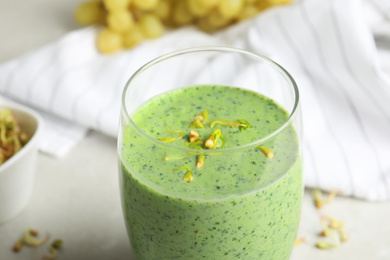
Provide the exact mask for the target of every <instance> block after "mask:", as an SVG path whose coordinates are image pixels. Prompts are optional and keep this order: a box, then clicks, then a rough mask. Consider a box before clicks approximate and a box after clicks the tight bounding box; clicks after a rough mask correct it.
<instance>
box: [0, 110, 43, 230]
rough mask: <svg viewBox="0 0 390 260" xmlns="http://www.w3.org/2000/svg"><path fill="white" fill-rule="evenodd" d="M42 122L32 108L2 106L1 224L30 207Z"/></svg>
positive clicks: (0, 129)
mask: <svg viewBox="0 0 390 260" xmlns="http://www.w3.org/2000/svg"><path fill="white" fill-rule="evenodd" d="M41 130H42V119H41V117H40V116H39V115H38V114H37V113H36V112H35V111H33V110H32V109H30V108H27V107H25V106H22V105H17V104H13V103H12V104H8V103H5V104H0V224H1V223H4V222H5V221H7V220H10V219H12V218H13V217H15V216H16V215H17V214H18V213H20V212H21V211H22V210H23V209H24V208H25V207H26V205H27V203H28V201H29V199H30V197H31V194H32V190H33V186H34V175H35V167H36V158H37V153H38V152H37V150H38V149H37V144H38V139H39V135H40V132H41Z"/></svg>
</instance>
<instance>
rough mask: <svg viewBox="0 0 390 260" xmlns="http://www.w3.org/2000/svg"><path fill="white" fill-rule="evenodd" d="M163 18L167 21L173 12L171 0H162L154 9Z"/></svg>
mask: <svg viewBox="0 0 390 260" xmlns="http://www.w3.org/2000/svg"><path fill="white" fill-rule="evenodd" d="M153 12H154V13H155V14H156V15H157V16H158V17H159V18H160V19H161V20H163V21H165V20H168V19H169V16H170V14H171V12H172V1H171V0H160V1H159V2H158V4H157V6H156V8H155V9H154V11H153Z"/></svg>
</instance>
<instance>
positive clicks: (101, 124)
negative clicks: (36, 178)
mask: <svg viewBox="0 0 390 260" xmlns="http://www.w3.org/2000/svg"><path fill="white" fill-rule="evenodd" d="M97 30H98V29H96V28H85V29H81V30H78V31H75V32H71V33H69V34H67V35H65V36H64V37H63V38H62V39H60V40H59V41H57V42H54V43H52V44H50V45H48V46H44V47H43V48H41V49H39V50H37V51H34V52H32V53H28V54H26V55H24V56H22V57H20V58H17V59H15V60H12V61H9V62H7V63H5V64H2V65H1V66H0V93H1V95H2V96H3V97H6V98H10V99H13V100H16V101H18V102H21V103H24V104H27V105H29V106H31V107H34V108H35V109H37V110H38V111H40V112H41V113H42V115H43V116H44V118H45V120H46V127H45V131H46V135H45V138H44V140H43V142H42V143H41V149H42V150H43V151H45V152H47V153H49V154H53V155H56V156H62V155H63V154H65V153H66V152H67V151H68V150H69V149H70V148H71V147H72V146H73V145H74V144H76V143H77V142H78V141H79V140H81V139H82V138H83V137H84V135H85V133H86V131H87V129H95V130H97V131H99V132H101V133H104V134H107V135H110V136H113V137H115V136H116V134H117V127H118V120H119V111H120V94H121V91H122V89H123V86H124V85H125V82H126V81H127V80H128V78H129V76H130V75H131V74H132V73H133V72H134V71H135V70H136V69H137V68H138V67H140V66H141V65H142V64H144V63H145V62H147V61H149V60H150V59H152V58H155V57H156V56H159V55H161V54H164V53H167V52H170V51H173V50H177V49H182V48H187V47H194V46H204V45H226V46H235V47H239V48H244V49H248V50H251V51H254V52H257V53H260V54H263V55H266V56H268V57H270V58H271V59H273V60H275V61H277V62H278V63H279V64H281V65H282V66H283V67H285V68H286V69H287V70H288V71H289V72H290V73H291V74H292V75H293V77H294V78H295V79H296V81H297V83H298V86H299V88H300V92H301V101H302V109H303V119H304V134H305V141H304V155H305V183H306V185H307V186H308V187H319V188H321V189H323V190H327V191H330V190H334V189H338V190H341V191H342V193H343V194H344V195H346V196H353V197H356V198H362V199H367V200H376V201H380V200H387V199H389V198H390V1H388V0H371V1H369V0H366V1H364V0H326V1H324V0H300V1H299V0H297V1H296V2H295V3H294V4H291V5H289V6H282V7H276V8H273V9H270V10H267V11H265V12H263V13H261V14H259V15H258V16H257V17H255V18H253V19H251V20H249V21H247V22H244V23H241V24H239V25H237V26H234V27H231V28H228V29H226V30H224V31H222V32H219V33H217V34H215V35H212V36H210V35H207V34H204V33H202V32H199V31H197V30H196V29H194V28H191V27H189V28H183V29H180V30H175V31H172V32H169V33H166V34H165V35H164V36H163V37H161V38H160V39H157V40H153V41H145V42H143V43H142V44H141V45H139V46H138V47H136V48H134V49H132V50H130V51H126V52H120V53H117V54H115V55H111V56H105V55H100V54H99V53H98V52H97V51H96V48H95V38H96V32H97ZM183 67H185V64H183Z"/></svg>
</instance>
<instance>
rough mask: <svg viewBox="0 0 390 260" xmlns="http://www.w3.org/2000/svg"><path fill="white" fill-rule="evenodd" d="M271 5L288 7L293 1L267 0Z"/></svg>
mask: <svg viewBox="0 0 390 260" xmlns="http://www.w3.org/2000/svg"><path fill="white" fill-rule="evenodd" d="M267 2H268V3H269V4H270V5H286V4H290V3H291V2H292V0H267Z"/></svg>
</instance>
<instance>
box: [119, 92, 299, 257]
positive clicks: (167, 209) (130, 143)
mask: <svg viewBox="0 0 390 260" xmlns="http://www.w3.org/2000/svg"><path fill="white" fill-rule="evenodd" d="M205 111H207V113H208V117H207V119H204V120H203V121H201V125H199V124H198V127H200V126H203V127H204V128H197V127H194V124H192V125H191V127H190V124H191V122H194V119H195V118H196V116H197V115H199V114H201V113H202V112H205ZM131 119H132V121H133V122H134V123H135V124H136V125H137V127H138V128H139V129H141V130H142V131H143V132H144V133H142V132H141V131H140V130H139V129H135V127H134V126H133V125H132V124H128V125H126V126H125V127H124V128H123V135H122V138H123V140H122V142H121V143H122V146H121V147H119V154H120V169H121V174H120V185H121V193H122V205H123V210H124V217H125V222H126V226H127V229H128V234H129V237H130V241H131V245H132V248H133V252H134V254H135V256H136V259H137V260H142V259H146V260H154V259H156V260H157V259H158V260H164V259H208V260H218V259H249V260H254V259H267V260H269V259H289V256H290V254H291V250H292V248H293V245H294V241H295V237H296V233H297V229H298V224H299V218H300V212H301V200H302V194H303V184H302V171H301V157H300V148H299V141H298V137H297V133H296V131H295V129H294V128H293V126H292V125H289V126H287V127H285V128H284V129H283V130H280V129H279V127H280V126H281V125H282V124H283V123H284V122H285V121H286V120H287V119H288V113H287V112H286V111H285V110H284V109H283V108H281V107H280V106H279V105H277V104H276V103H275V102H274V101H273V100H271V99H269V98H267V97H264V96H262V95H260V94H258V93H255V92H251V91H248V90H243V89H239V88H234V87H225V86H194V87H187V88H182V89H177V90H173V91H170V92H168V93H165V94H162V95H159V96H157V97H155V98H153V99H151V100H149V101H148V102H146V103H145V104H144V105H142V106H141V107H140V108H139V109H138V110H137V111H135V112H134V113H133V114H132V115H131ZM243 120H244V121H243ZM217 121H219V122H222V124H218V123H216V122H217ZM239 122H246V123H241V125H239ZM198 123H199V122H198ZM244 126H245V127H244ZM216 129H219V130H220V131H221V137H220V139H219V141H218V142H217V143H216V147H215V148H216V149H210V150H209V149H206V148H205V147H204V146H205V140H206V139H208V138H209V137H210V134H211V132H212V131H214V130H216ZM277 129H279V130H280V131H279V132H278V133H277V134H275V135H274V136H273V138H270V139H267V141H266V142H265V143H261V144H259V143H256V144H252V143H253V142H255V141H256V140H259V139H261V138H262V137H265V136H267V135H269V134H271V133H273V132H275V130H277ZM190 130H194V131H196V132H197V133H199V136H200V137H199V140H200V141H199V140H198V141H197V142H198V144H196V145H195V146H193V145H191V143H189V141H188V140H189V133H190ZM180 131H183V132H184V136H183V137H182V138H180V137H181V134H180ZM172 137H173V138H172ZM167 138H168V139H169V138H172V140H173V141H172V140H169V141H172V142H169V143H164V142H161V141H158V140H157V139H160V140H163V141H166V142H167V140H168V139H167ZM175 138H176V139H177V140H176V139H175ZM195 143H196V142H195ZM187 147H192V148H198V149H190V148H187ZM264 147H265V148H266V149H267V150H268V151H272V153H273V157H272V156H268V155H267V154H266V153H265V152H264V149H262V148H264ZM200 155H201V156H203V155H204V156H205V157H204V166H203V167H200V168H197V167H196V164H197V161H198V159H199V157H200ZM266 155H267V156H268V157H267V156H266ZM188 172H190V173H191V178H190V179H189V178H188V176H189V175H188ZM186 177H187V178H186Z"/></svg>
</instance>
